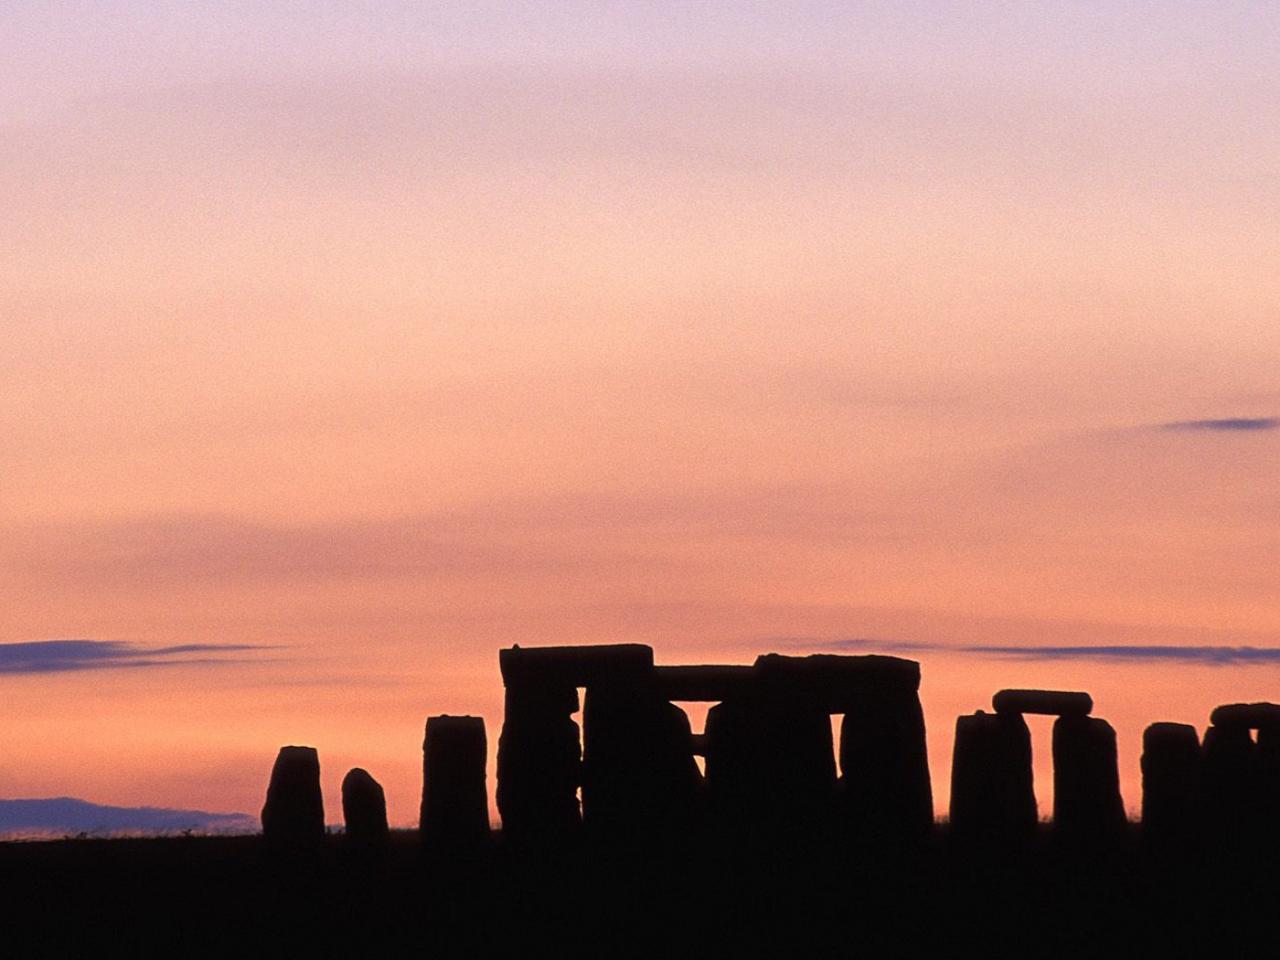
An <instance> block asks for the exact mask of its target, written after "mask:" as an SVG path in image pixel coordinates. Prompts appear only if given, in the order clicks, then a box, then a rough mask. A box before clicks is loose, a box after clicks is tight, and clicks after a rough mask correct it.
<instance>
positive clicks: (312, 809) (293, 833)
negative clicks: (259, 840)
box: [262, 746, 324, 843]
mask: <svg viewBox="0 0 1280 960" xmlns="http://www.w3.org/2000/svg"><path fill="white" fill-rule="evenodd" d="M262 835H263V836H264V837H266V838H267V839H268V840H272V841H279V842H286V843H299V842H309V841H316V840H320V839H321V838H323V837H324V799H323V797H322V796H321V793H320V755H319V754H318V753H317V752H316V749H315V747H292V746H291V747H281V748H280V753H279V754H278V755H277V756H276V762H275V766H273V767H272V768H271V782H270V784H269V785H268V786H267V801H266V803H265V804H264V805H263V807H262Z"/></svg>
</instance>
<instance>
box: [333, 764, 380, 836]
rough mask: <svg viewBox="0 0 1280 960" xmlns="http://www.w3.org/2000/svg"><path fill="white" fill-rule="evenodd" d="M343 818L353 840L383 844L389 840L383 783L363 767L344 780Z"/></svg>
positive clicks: (351, 772) (350, 773) (349, 772)
mask: <svg viewBox="0 0 1280 960" xmlns="http://www.w3.org/2000/svg"><path fill="white" fill-rule="evenodd" d="M342 819H343V822H344V823H345V824H346V831H347V837H348V839H350V840H354V841H357V842H359V843H383V842H385V841H386V839H387V836H388V833H389V831H388V829H387V797H386V794H385V793H384V792H383V789H382V784H380V783H378V781H377V780H375V779H373V777H372V776H370V775H369V772H368V771H367V770H363V769H361V768H360V767H355V768H354V769H352V770H349V771H348V772H347V775H346V776H345V777H343V778H342Z"/></svg>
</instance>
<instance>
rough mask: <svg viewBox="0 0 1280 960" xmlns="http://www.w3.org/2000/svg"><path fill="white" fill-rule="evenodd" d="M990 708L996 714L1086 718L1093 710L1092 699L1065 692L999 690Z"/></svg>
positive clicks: (1085, 694)
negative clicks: (1032, 714) (992, 708)
mask: <svg viewBox="0 0 1280 960" xmlns="http://www.w3.org/2000/svg"><path fill="white" fill-rule="evenodd" d="M991 706H992V707H994V708H995V711H996V713H1034V714H1044V715H1048V716H1055V717H1086V716H1088V715H1089V713H1090V712H1092V710H1093V697H1091V696H1089V694H1087V693H1080V692H1075V691H1066V690H1001V691H1000V692H998V693H997V694H996V695H995V696H993V697H992V698H991Z"/></svg>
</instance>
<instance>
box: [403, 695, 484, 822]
mask: <svg viewBox="0 0 1280 960" xmlns="http://www.w3.org/2000/svg"><path fill="white" fill-rule="evenodd" d="M488 750H489V747H488V743H487V740H486V738H485V733H484V720H483V718H481V717H448V716H444V717H429V718H428V719H427V730H426V736H425V738H424V740H423V743H422V809H421V813H420V816H419V820H418V825H419V829H420V830H421V832H422V836H423V838H424V839H425V840H427V841H429V842H432V843H436V844H445V845H449V846H469V845H473V844H476V843H479V842H481V841H483V840H484V839H485V838H486V837H487V836H488V835H489V793H488V788H487V786H486V783H485V777H486V774H485V767H486V764H487V761H488Z"/></svg>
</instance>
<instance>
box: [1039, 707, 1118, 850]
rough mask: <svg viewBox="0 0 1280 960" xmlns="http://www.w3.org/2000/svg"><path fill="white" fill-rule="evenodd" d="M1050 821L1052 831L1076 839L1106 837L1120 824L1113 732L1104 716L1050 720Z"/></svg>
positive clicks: (1066, 717) (1114, 735) (1068, 717)
mask: <svg viewBox="0 0 1280 960" xmlns="http://www.w3.org/2000/svg"><path fill="white" fill-rule="evenodd" d="M1053 821H1054V830H1055V832H1057V833H1058V834H1060V835H1063V836H1070V837H1073V838H1077V839H1095V838H1103V837H1110V836H1113V835H1114V834H1115V833H1116V832H1117V831H1119V830H1121V829H1122V828H1123V827H1124V824H1125V815H1124V800H1123V799H1121V797H1120V773H1119V768H1118V765H1117V761H1116V732H1115V730H1114V729H1113V728H1112V726H1111V724H1109V723H1107V721H1105V720H1100V719H1098V718H1097V717H1084V716H1062V717H1059V718H1058V719H1057V720H1056V721H1054V724H1053Z"/></svg>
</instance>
